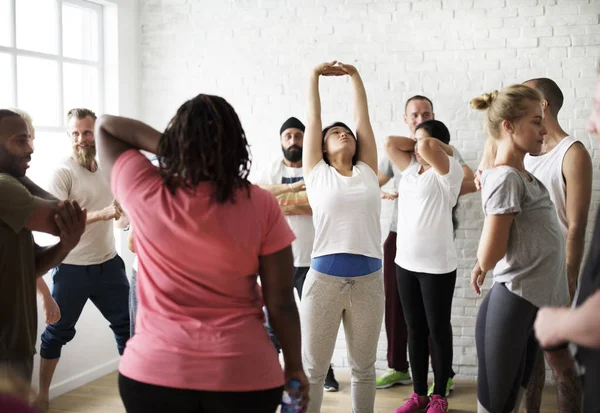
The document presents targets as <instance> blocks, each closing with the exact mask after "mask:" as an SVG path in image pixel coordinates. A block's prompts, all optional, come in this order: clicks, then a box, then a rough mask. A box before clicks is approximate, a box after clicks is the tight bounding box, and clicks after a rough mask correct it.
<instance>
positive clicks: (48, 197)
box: [18, 176, 58, 202]
mask: <svg viewBox="0 0 600 413" xmlns="http://www.w3.org/2000/svg"><path fill="white" fill-rule="evenodd" d="M18 181H19V182H21V184H22V185H23V186H24V187H25V188H27V190H28V191H29V193H30V194H31V195H33V196H35V197H38V198H41V199H43V200H45V201H55V202H58V198H56V197H55V196H54V195H52V194H51V193H49V192H47V191H45V190H43V189H42V188H40V187H39V186H38V185H37V184H35V183H34V182H33V181H32V180H31V179H29V178H28V177H26V176H24V177H22V178H19V179H18Z"/></svg>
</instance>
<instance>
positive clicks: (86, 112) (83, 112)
mask: <svg viewBox="0 0 600 413" xmlns="http://www.w3.org/2000/svg"><path fill="white" fill-rule="evenodd" d="M88 116H89V117H91V118H92V119H94V120H96V114H95V113H94V111H92V110H90V109H86V108H73V109H71V110H70V111H68V112H67V121H70V120H71V118H75V119H79V120H81V119H85V118H87V117H88Z"/></svg>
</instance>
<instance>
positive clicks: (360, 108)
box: [340, 63, 377, 173]
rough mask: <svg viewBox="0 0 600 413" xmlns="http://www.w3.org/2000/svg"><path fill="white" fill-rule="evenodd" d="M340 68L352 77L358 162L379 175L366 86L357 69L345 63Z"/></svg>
mask: <svg viewBox="0 0 600 413" xmlns="http://www.w3.org/2000/svg"><path fill="white" fill-rule="evenodd" d="M340 67H341V68H342V69H344V70H346V72H347V73H348V74H349V75H350V77H351V79H352V86H353V89H354V120H355V122H356V137H357V139H358V142H359V146H358V160H359V161H361V162H364V163H366V164H367V165H369V166H370V167H371V169H372V170H373V171H375V173H377V143H376V142H375V134H374V133H373V127H372V126H371V119H370V118H369V105H368V102H367V92H366V91H365V85H364V84H363V81H362V79H361V77H360V74H359V73H358V71H357V70H356V68H354V67H353V66H351V65H345V64H343V63H340Z"/></svg>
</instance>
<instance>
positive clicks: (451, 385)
mask: <svg viewBox="0 0 600 413" xmlns="http://www.w3.org/2000/svg"><path fill="white" fill-rule="evenodd" d="M434 387H435V384H432V385H431V387H429V390H427V395H428V396H429V397H431V396H432V395H433V388H434ZM452 390H454V380H452V377H450V378H449V379H448V383H446V394H445V395H444V396H445V397H448V396H450V392H451V391H452Z"/></svg>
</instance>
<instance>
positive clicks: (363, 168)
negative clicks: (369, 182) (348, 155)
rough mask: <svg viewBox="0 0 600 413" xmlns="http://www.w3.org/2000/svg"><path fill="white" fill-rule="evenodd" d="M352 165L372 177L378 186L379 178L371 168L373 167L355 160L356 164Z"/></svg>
mask: <svg viewBox="0 0 600 413" xmlns="http://www.w3.org/2000/svg"><path fill="white" fill-rule="evenodd" d="M354 167H355V168H356V169H358V170H359V171H360V172H361V173H362V174H364V175H365V176H368V177H370V178H374V179H375V180H376V181H377V186H379V178H378V177H377V173H376V172H375V171H374V170H373V168H371V167H370V166H369V165H367V164H366V163H364V162H363V161H358V162H356V165H354Z"/></svg>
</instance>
